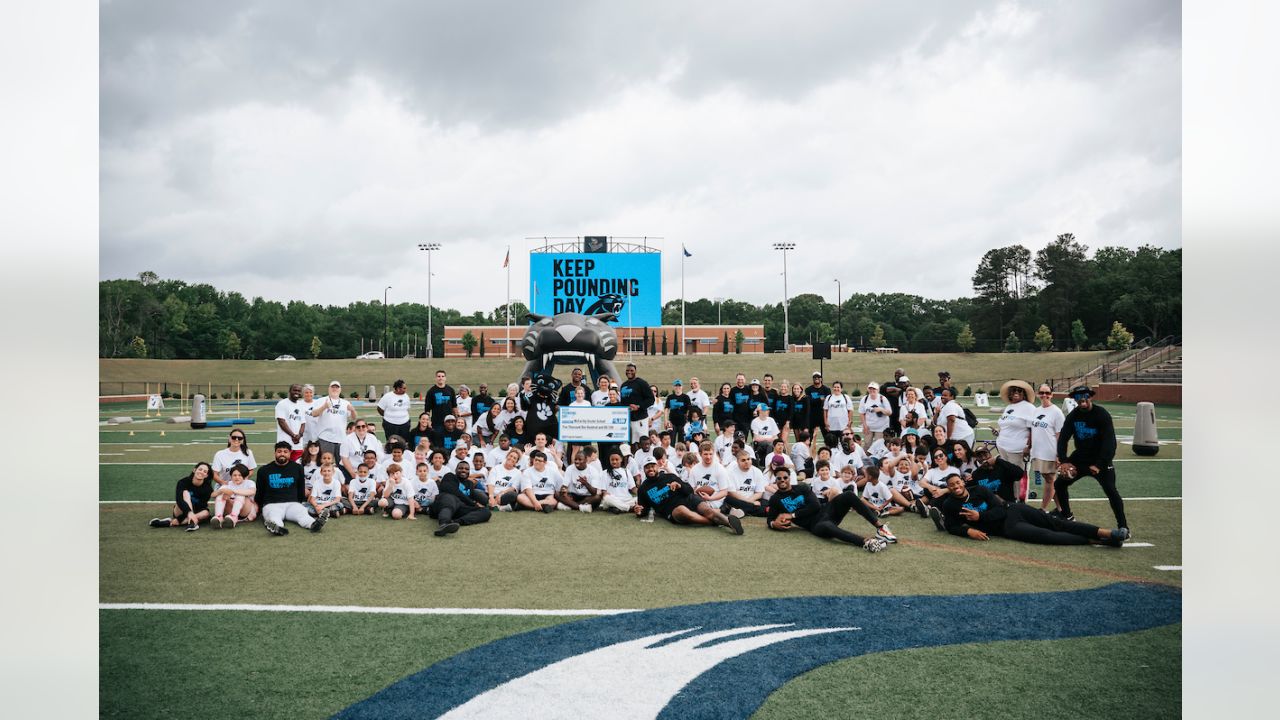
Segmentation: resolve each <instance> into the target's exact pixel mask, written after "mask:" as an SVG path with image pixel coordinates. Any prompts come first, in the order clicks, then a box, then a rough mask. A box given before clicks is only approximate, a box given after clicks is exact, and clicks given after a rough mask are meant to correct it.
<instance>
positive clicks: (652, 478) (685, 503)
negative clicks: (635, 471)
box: [631, 458, 743, 535]
mask: <svg viewBox="0 0 1280 720" xmlns="http://www.w3.org/2000/svg"><path fill="white" fill-rule="evenodd" d="M636 495H637V502H636V504H635V506H634V507H632V508H631V512H633V513H635V515H636V517H643V516H644V514H645V513H646V512H648V511H649V510H650V509H652V510H653V511H654V514H655V515H659V516H661V517H663V518H665V519H667V520H669V521H670V522H671V523H673V524H675V525H720V526H722V527H726V528H729V529H730V530H732V531H733V532H734V534H735V535H741V534H742V532H743V531H742V521H741V520H739V519H738V518H736V517H734V516H732V515H725V514H724V513H721V512H719V511H717V510H716V509H714V508H712V507H711V506H710V505H708V504H707V502H706V500H704V499H703V497H702V496H701V495H699V494H698V493H696V492H694V490H693V487H692V486H691V485H689V483H687V482H684V481H683V480H681V479H680V478H678V477H676V476H675V475H673V474H671V473H662V474H659V473H658V461H657V460H654V459H652V458H650V459H649V460H646V461H645V464H644V482H643V483H641V484H640V490H639V492H637V493H636Z"/></svg>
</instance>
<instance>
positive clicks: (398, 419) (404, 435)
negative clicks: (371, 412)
mask: <svg viewBox="0 0 1280 720" xmlns="http://www.w3.org/2000/svg"><path fill="white" fill-rule="evenodd" d="M410 402H411V400H410V398H409V386H408V385H406V384H405V382H404V380H396V381H395V383H393V384H392V385H391V392H389V393H384V394H383V395H382V397H380V398H378V415H379V416H381V417H382V437H384V438H386V440H387V442H391V436H392V435H398V436H399V437H400V439H402V440H404V441H405V442H409V430H410V423H409V405H410Z"/></svg>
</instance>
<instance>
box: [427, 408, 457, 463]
mask: <svg viewBox="0 0 1280 720" xmlns="http://www.w3.org/2000/svg"><path fill="white" fill-rule="evenodd" d="M436 428H437V430H436V437H435V440H433V441H432V443H431V445H432V446H433V447H438V448H444V454H445V457H448V456H449V455H451V454H452V453H453V449H454V448H456V447H457V446H458V438H460V437H462V428H460V427H458V418H456V417H454V416H453V415H445V416H444V418H443V420H441V424H440V425H437V426H436Z"/></svg>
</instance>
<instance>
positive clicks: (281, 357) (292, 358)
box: [276, 355, 298, 362]
mask: <svg viewBox="0 0 1280 720" xmlns="http://www.w3.org/2000/svg"><path fill="white" fill-rule="evenodd" d="M297 359H298V358H296V357H294V356H292V355H281V356H280V357H278V358H276V362H280V361H282V360H297Z"/></svg>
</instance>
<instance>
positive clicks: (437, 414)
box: [422, 370, 458, 427]
mask: <svg viewBox="0 0 1280 720" xmlns="http://www.w3.org/2000/svg"><path fill="white" fill-rule="evenodd" d="M422 404H423V409H425V410H426V411H427V412H429V413H431V424H432V425H434V426H436V427H440V426H441V424H443V423H444V416H445V415H452V414H453V411H454V409H455V408H456V407H457V406H458V394H457V393H455V392H454V391H453V388H451V387H449V386H448V385H447V384H446V383H445V374H444V371H443V370H437V371H436V384H435V385H432V386H431V387H429V388H427V392H426V393H425V394H424V395H423V397H422Z"/></svg>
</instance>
